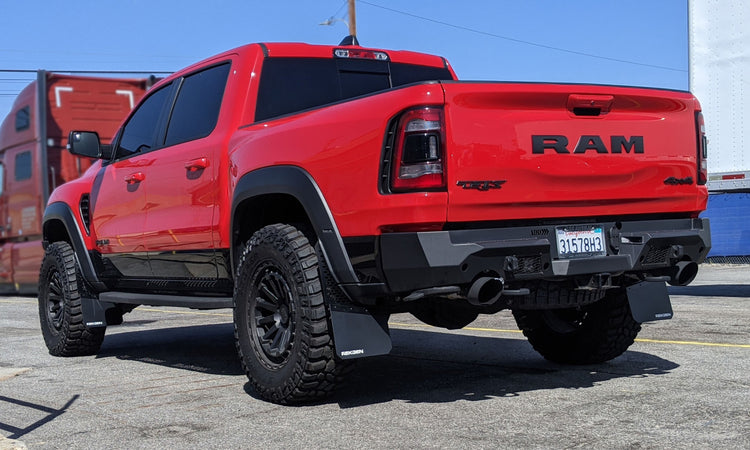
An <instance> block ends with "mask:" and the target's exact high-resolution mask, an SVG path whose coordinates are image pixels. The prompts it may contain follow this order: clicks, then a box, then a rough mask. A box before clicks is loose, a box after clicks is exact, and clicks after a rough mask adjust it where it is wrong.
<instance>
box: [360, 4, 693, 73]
mask: <svg viewBox="0 0 750 450" xmlns="http://www.w3.org/2000/svg"><path fill="white" fill-rule="evenodd" d="M359 3H364V4H365V5H369V6H372V7H374V8H380V9H384V10H386V11H390V12H394V13H397V14H402V15H404V16H409V17H414V18H416V19H420V20H425V21H427V22H432V23H436V24H439V25H443V26H446V27H451V28H455V29H458V30H463V31H469V32H471V33H476V34H481V35H484V36H490V37H494V38H497V39H503V40H506V41H510V42H515V43H518V44H525V45H531V46H534V47H539V48H544V49H547V50H555V51H558V52H564V53H570V54H573V55H579V56H587V57H589V58H596V59H603V60H605V61H613V62H618V63H623V64H632V65H636V66H643V67H651V68H654V69H661V70H670V71H672V72H684V73H687V70H686V69H677V68H675V67H668V66H659V65H656V64H647V63H642V62H638V61H630V60H627V59H619V58H611V57H609V56H602V55H594V54H592V53H586V52H581V51H577V50H570V49H567V48H561V47H554V46H552V45H546V44H540V43H538V42H531V41H526V40H523V39H517V38H513V37H510V36H502V35H499V34H494V33H489V32H487V31H482V30H477V29H474V28H469V27H465V26H462V25H455V24H452V23H448V22H443V21H441V20H436V19H430V18H429V17H423V16H420V15H417V14H413V13H409V12H406V11H400V10H398V9H393V8H388V7H386V6H381V5H378V4H375V3H372V2H368V1H365V0H359Z"/></svg>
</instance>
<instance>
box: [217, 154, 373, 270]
mask: <svg viewBox="0 0 750 450" xmlns="http://www.w3.org/2000/svg"><path fill="white" fill-rule="evenodd" d="M267 194H287V195H290V196H292V197H294V198H296V199H297V201H299V203H300V204H301V205H302V207H303V208H304V209H305V212H306V213H307V217H308V218H309V219H310V222H311V224H312V226H313V228H314V230H315V234H316V235H317V236H318V241H319V243H320V247H321V250H322V252H323V255H324V257H325V259H326V262H327V263H328V267H329V268H330V270H331V275H333V278H334V280H335V281H336V282H337V283H339V284H355V283H359V279H358V277H357V275H356V273H355V272H354V268H353V267H352V264H351V261H350V260H349V256H348V255H347V253H346V248H345V247H344V241H343V240H342V239H341V235H340V234H339V231H338V228H337V227H336V222H335V221H334V219H333V215H332V214H331V210H330V209H329V208H328V204H327V203H326V201H325V199H324V198H323V193H322V192H321V191H320V188H319V187H318V185H317V183H315V180H314V179H313V178H312V176H311V175H310V174H309V173H308V172H307V171H305V170H304V169H302V168H300V167H297V166H273V167H265V168H262V169H257V170H254V171H252V172H248V173H246V174H245V175H243V176H242V177H240V179H239V180H238V182H237V185H236V186H235V188H234V194H233V196H232V216H231V225H230V226H231V228H230V229H231V230H232V232H233V233H234V230H235V220H237V217H236V211H237V207H238V206H239V205H240V204H241V203H242V202H244V201H245V200H248V199H251V198H253V197H258V196H262V195H267ZM234 238H235V236H234V234H233V235H232V241H234ZM234 244H235V243H234V242H232V245H231V246H230V252H231V254H230V258H231V259H230V260H231V261H232V264H234V261H235V256H236V255H234V252H235V245H234ZM235 269H236V268H233V269H232V271H233V272H234V270H235Z"/></svg>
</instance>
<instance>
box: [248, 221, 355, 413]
mask: <svg viewBox="0 0 750 450" xmlns="http://www.w3.org/2000/svg"><path fill="white" fill-rule="evenodd" d="M234 335H235V343H236V346H237V352H238V354H239V357H240V361H241V363H242V367H243V369H244V371H245V373H246V374H247V377H248V379H249V380H250V383H251V384H252V385H253V387H254V388H255V390H256V392H257V393H258V394H259V395H260V397H262V398H263V399H266V400H268V401H271V402H274V403H279V404H293V403H299V402H305V401H311V400H317V399H321V398H324V397H326V396H328V395H330V394H331V393H332V392H333V390H334V388H335V387H336V385H337V384H339V383H340V382H341V381H342V380H341V375H342V373H341V372H342V366H343V365H342V364H341V361H340V360H337V358H336V356H335V351H334V345H333V339H332V333H331V326H330V322H329V315H328V311H327V309H326V305H325V302H324V299H323V292H322V289H321V280H320V274H319V264H318V257H317V255H316V253H315V250H314V249H313V247H312V246H311V245H310V243H309V241H308V240H307V238H306V237H305V235H304V234H302V233H301V232H300V231H299V230H297V229H296V228H294V227H292V226H290V225H284V224H274V225H268V226H266V227H264V228H262V229H261V230H259V231H257V232H256V233H255V234H253V236H252V238H251V239H250V241H249V242H248V243H247V245H246V246H245V248H244V250H243V252H242V255H241V256H240V259H239V264H238V269H237V277H236V279H235V289H234Z"/></svg>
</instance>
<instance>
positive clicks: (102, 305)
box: [81, 297, 122, 328]
mask: <svg viewBox="0 0 750 450" xmlns="http://www.w3.org/2000/svg"><path fill="white" fill-rule="evenodd" d="M114 308H115V305H114V304H113V303H109V302H100V301H99V300H98V299H95V298H89V297H81V310H82V311H83V324H84V325H85V326H86V328H99V327H106V326H107V325H119V324H120V323H122V318H121V319H120V322H119V323H113V322H116V320H112V316H113V315H112V314H107V310H109V309H114ZM108 318H109V322H110V323H107V319H108Z"/></svg>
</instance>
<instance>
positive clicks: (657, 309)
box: [627, 281, 673, 323]
mask: <svg viewBox="0 0 750 450" xmlns="http://www.w3.org/2000/svg"><path fill="white" fill-rule="evenodd" d="M627 294H628V303H630V312H631V313H632V314H633V319H635V321H636V322H640V323H643V322H652V321H655V320H667V319H671V318H672V315H673V313H672V303H671V302H670V301H669V294H668V293H667V284H666V283H664V282H663V281H643V282H640V283H638V284H634V285H632V286H629V287H628V288H627Z"/></svg>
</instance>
